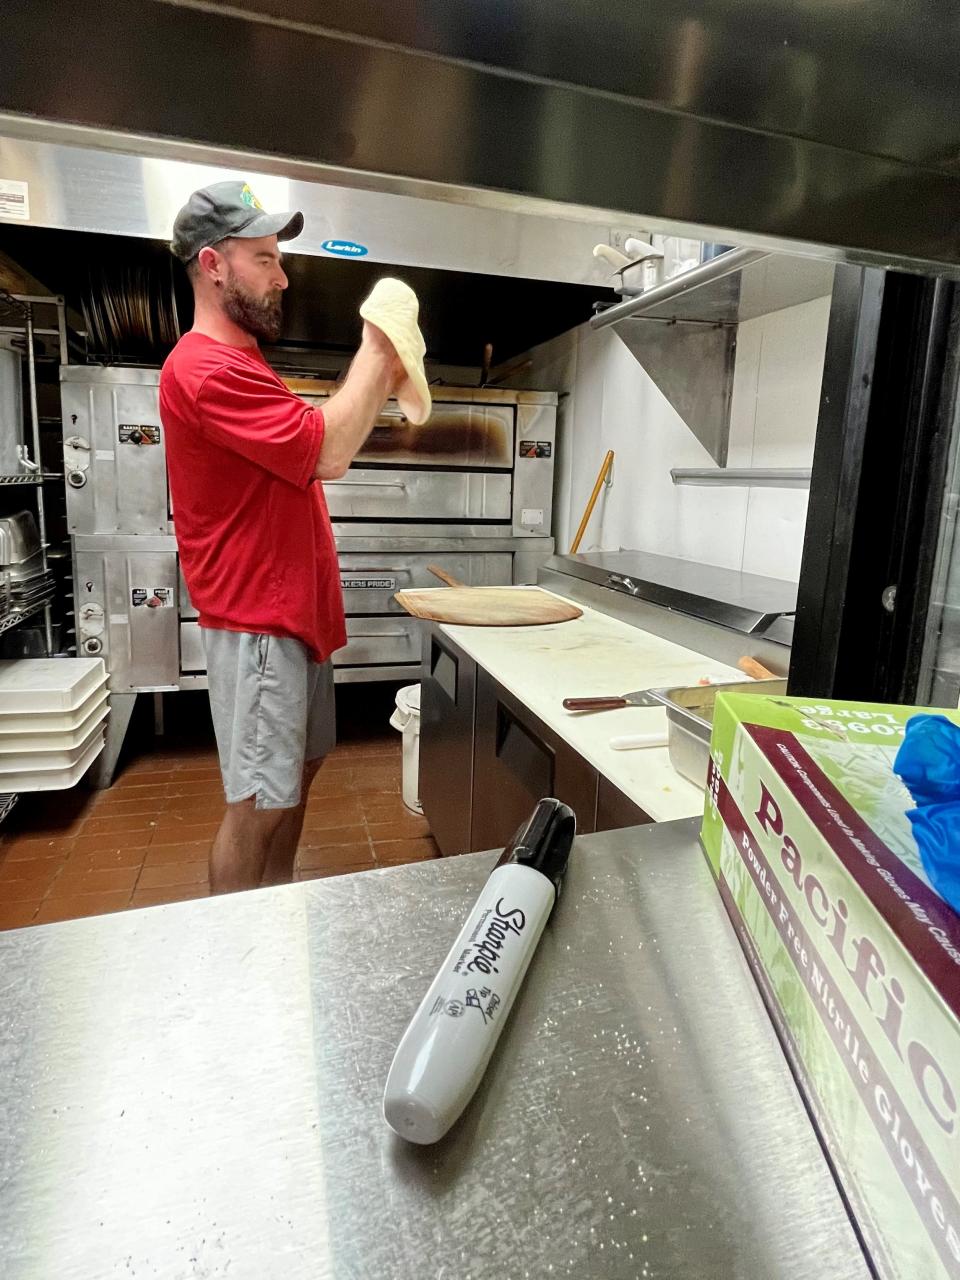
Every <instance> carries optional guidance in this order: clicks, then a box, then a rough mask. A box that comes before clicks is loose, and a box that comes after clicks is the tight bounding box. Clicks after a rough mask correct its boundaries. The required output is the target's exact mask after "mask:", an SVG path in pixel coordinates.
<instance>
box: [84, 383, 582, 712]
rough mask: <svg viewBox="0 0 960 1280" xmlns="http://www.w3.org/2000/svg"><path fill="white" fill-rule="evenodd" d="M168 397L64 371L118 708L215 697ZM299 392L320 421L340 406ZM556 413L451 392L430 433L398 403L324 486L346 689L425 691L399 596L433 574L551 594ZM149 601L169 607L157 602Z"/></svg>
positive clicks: (95, 593) (316, 386) (532, 402)
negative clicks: (174, 464) (184, 569)
mask: <svg viewBox="0 0 960 1280" xmlns="http://www.w3.org/2000/svg"><path fill="white" fill-rule="evenodd" d="M158 382H159V371H158V370H156V369H134V368H120V367H110V368H102V367H99V366H86V365H70V366H65V367H64V368H63V369H62V370H61V395H62V407H63V423H64V452H65V457H66V470H67V516H68V522H69V526H70V531H71V534H72V536H73V545H74V559H75V566H76V568H77V580H78V581H82V582H84V583H91V584H93V585H92V586H90V587H89V588H87V587H85V588H83V590H82V591H81V598H80V600H79V602H78V616H77V643H78V649H79V651H80V652H82V653H86V652H98V653H102V654H103V655H104V657H105V659H106V661H107V666H108V670H109V671H110V673H111V681H112V685H113V687H114V688H115V689H116V690H117V691H118V692H120V691H122V692H136V691H144V690H150V689H153V690H156V689H161V688H162V689H169V688H196V687H202V686H203V685H204V684H205V682H206V668H205V660H204V655H203V647H202V645H201V643H200V634H199V625H198V622H197V613H196V610H195V609H194V608H193V606H192V604H191V602H190V599H189V594H188V592H187V588H186V584H185V582H184V581H183V578H182V575H180V574H179V572H178V568H177V562H176V550H175V541H174V523H175V513H174V512H173V511H172V509H171V505H170V498H169V489H168V485H167V476H166V451H165V443H166V442H165V432H164V427H163V424H162V422H161V421H160V416H159V406H158V395H157V387H158ZM288 385H290V387H291V389H292V390H294V391H295V392H296V393H297V394H299V395H301V396H302V397H303V398H304V399H305V400H307V401H308V402H311V403H315V404H317V405H318V406H320V407H322V406H323V404H324V402H325V401H326V399H327V398H328V397H329V396H330V395H331V394H334V393H335V391H336V386H335V384H331V383H323V382H317V381H314V380H306V379H291V380H289V382H288ZM556 405H557V397H556V395H554V394H553V393H549V392H542V393H541V392H526V391H524V392H515V391H502V390H498V389H484V388H452V387H444V388H442V389H441V390H439V391H438V392H436V394H435V403H434V412H433V415H432V417H431V419H430V421H429V422H428V423H427V424H426V425H424V426H420V427H415V426H414V425H413V424H412V423H410V422H409V421H408V420H407V419H406V418H405V417H404V416H403V414H402V413H401V411H400V409H399V407H398V406H397V405H396V404H395V403H393V402H391V403H390V404H388V406H387V407H386V409H385V410H384V412H383V414H382V415H381V416H380V418H379V419H378V421H377V423H376V424H375V426H374V428H373V431H372V432H371V434H370V436H369V438H368V440H367V442H366V444H365V445H364V447H363V449H362V450H361V451H360V452H359V453H358V455H357V457H356V459H355V460H354V463H353V465H352V466H351V467H350V469H349V470H348V472H347V474H346V475H345V476H343V477H342V479H339V480H335V481H331V482H329V483H327V484H325V485H324V490H325V493H326V498H327V505H328V507H329V510H330V515H331V520H332V522H333V529H334V535H335V537H336V542H337V548H338V555H339V560H340V573H341V586H342V588H343V596H344V608H345V612H346V615H347V636H348V642H347V645H346V647H345V648H344V649H342V650H341V651H340V652H339V653H338V654H337V655H336V656H335V658H334V663H335V667H336V679H337V681H338V682H343V681H361V680H382V679H398V680H402V679H416V678H417V674H418V669H419V662H420V636H419V624H418V623H417V622H415V621H414V620H413V619H410V618H408V617H407V616H406V615H405V614H404V613H403V612H402V611H401V610H400V608H399V606H398V605H397V603H396V601H395V600H394V599H393V596H394V593H395V592H396V591H398V590H401V589H402V588H404V587H411V586H429V585H432V584H433V583H434V581H435V580H434V579H433V578H432V576H431V575H430V573H429V570H428V565H430V564H431V563H436V564H438V565H439V566H440V567H441V568H443V569H445V570H446V571H447V572H448V573H451V574H453V575H454V576H455V577H457V578H460V579H462V580H463V581H465V582H468V583H471V584H480V585H499V584H502V583H511V582H533V581H535V580H536V574H537V570H538V568H539V566H540V565H541V564H542V563H543V562H544V561H545V560H546V559H547V558H548V557H549V555H550V554H551V553H552V551H553V540H552V538H551V537H550V526H551V520H552V494H553V469H554V451H555V447H556ZM157 556H162V557H165V558H164V559H163V562H162V566H161V562H160V561H158V560H156V559H155V557H157ZM171 557H172V558H171ZM151 574H152V575H153V577H154V578H156V579H157V580H156V582H153V580H152V578H151V576H150V575H151ZM141 579H142V581H141ZM148 579H149V582H148ZM154 587H156V588H158V589H159V588H162V590H159V592H158V591H154V590H152V588H154ZM148 589H149V590H150V595H149V597H148V598H149V599H150V600H151V601H156V600H160V601H161V603H160V604H157V603H153V604H152V605H150V606H147V605H146V604H145V603H144V602H143V601H141V595H142V592H143V591H146V590H148ZM148 607H149V613H144V612H142V610H143V609H145V608H148ZM161 608H162V609H169V610H170V613H169V614H167V613H160V612H158V611H159V610H161Z"/></svg>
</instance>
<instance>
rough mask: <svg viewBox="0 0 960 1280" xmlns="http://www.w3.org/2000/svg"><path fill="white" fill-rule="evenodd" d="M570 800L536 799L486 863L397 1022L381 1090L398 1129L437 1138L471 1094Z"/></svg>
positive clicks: (537, 918) (558, 862)
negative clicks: (472, 896) (424, 983)
mask: <svg viewBox="0 0 960 1280" xmlns="http://www.w3.org/2000/svg"><path fill="white" fill-rule="evenodd" d="M575 830H576V818H575V816H574V814H573V811H572V810H571V809H568V808H567V806H566V805H565V804H561V803H560V801H559V800H541V801H540V803H539V804H538V805H537V807H536V809H535V810H534V812H533V815H532V816H531V817H530V819H529V820H528V821H527V822H526V823H525V824H524V826H523V827H521V829H520V831H519V832H518V833H517V835H516V836H515V837H514V840H513V843H512V844H511V845H509V847H508V848H506V849H505V850H504V852H503V857H502V858H501V859H500V861H499V862H498V863H497V865H496V867H495V868H494V870H493V871H492V872H491V874H490V876H489V878H488V880H487V882H486V884H485V885H484V886H483V890H482V892H481V894H480V897H479V898H478V899H477V901H476V904H475V905H474V907H473V910H472V911H471V912H470V915H469V916H468V917H467V921H466V924H464V926H463V928H462V929H461V931H460V934H459V937H458V938H457V940H456V942H455V943H454V944H453V946H452V947H451V949H450V953H449V955H448V956H447V958H446V960H444V962H443V964H442V965H441V967H440V972H439V973H438V974H437V976H436V977H435V978H434V980H433V982H432V983H431V985H430V989H429V991H428V992H427V994H426V995H425V996H424V998H423V1002H422V1003H421V1005H420V1008H419V1009H418V1010H417V1012H416V1013H415V1014H414V1016H413V1021H412V1022H411V1023H410V1025H409V1026H408V1027H407V1029H406V1031H405V1032H404V1035H403V1039H402V1040H401V1041H400V1044H399V1046H398V1048H397V1052H396V1054H395V1055H394V1059H393V1065H392V1066H391V1067H390V1074H389V1075H388V1076H387V1087H386V1089H385V1091H384V1095H383V1117H384V1119H385V1120H386V1122H387V1124H388V1125H389V1126H390V1128H391V1129H393V1130H394V1132H395V1133H398V1134H399V1135H400V1137H401V1138H406V1139H407V1140H408V1141H410V1142H419V1143H430V1142H436V1141H438V1139H440V1138H442V1137H443V1135H444V1134H445V1133H446V1132H447V1130H448V1129H449V1128H450V1126H451V1125H452V1124H453V1123H454V1121H455V1120H456V1119H457V1118H458V1117H459V1115H460V1114H461V1112H462V1111H463V1109H464V1107H466V1105H467V1103H468V1102H469V1101H470V1099H471V1098H472V1097H473V1095H474V1092H475V1091H476V1088H477V1085H478V1084H479V1083H480V1081H481V1079H482V1078H483V1073H484V1071H485V1070H486V1067H487V1063H488V1062H489V1061H490V1055H491V1054H492V1053H493V1050H494V1048H495V1046H496V1043H497V1040H498V1039H499V1038H500V1032H501V1031H502V1030H503V1025H504V1023H505V1022H506V1020H507V1017H508V1015H509V1013H510V1009H511V1007H512V1005H513V1002H514V999H515V998H516V994H517V992H518V991H519V990H520V984H521V983H522V982H523V976H524V974H525V973H526V971H527V966H528V965H529V963H530V961H531V959H532V958H533V953H534V951H536V949H537V943H538V942H539V941H540V935H541V934H542V933H543V928H544V925H545V924H546V923H547V919H548V917H549V915H550V912H551V911H552V910H553V904H554V903H555V902H556V900H557V895H558V893H559V891H560V883H561V881H562V879H563V873H564V871H565V870H566V866H567V859H568V858H569V856H570V846H571V844H572V843H573V836H574V832H575Z"/></svg>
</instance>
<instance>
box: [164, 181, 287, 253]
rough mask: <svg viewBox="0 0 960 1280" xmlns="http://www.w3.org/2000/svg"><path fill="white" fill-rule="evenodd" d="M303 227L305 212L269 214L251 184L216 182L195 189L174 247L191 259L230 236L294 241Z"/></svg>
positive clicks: (182, 215)
mask: <svg viewBox="0 0 960 1280" xmlns="http://www.w3.org/2000/svg"><path fill="white" fill-rule="evenodd" d="M302 230H303V214H302V213H289V212H288V213H267V212H266V210H265V209H264V207H263V205H262V204H261V203H260V201H259V200H258V199H257V197H256V196H255V195H254V194H253V192H252V191H251V190H250V186H249V184H248V183H246V182H241V181H239V180H237V181H232V182H214V183H213V184H212V186H209V187H203V188H202V189H201V190H200V191H195V192H194V193H193V195H192V196H191V197H190V199H189V200H188V201H187V203H186V204H185V205H184V206H183V208H182V209H181V210H180V212H179V213H178V214H177V216H176V219H175V221H174V224H173V241H172V242H171V245H170V248H171V249H172V250H173V252H174V253H175V254H176V256H177V257H178V258H179V259H180V261H181V262H189V261H190V259H191V258H195V257H196V256H197V254H198V253H199V252H200V250H201V249H205V248H207V246H208V245H213V244H219V242H220V241H221V240H226V239H228V238H229V237H239V238H241V239H253V238H254V237H255V236H276V237H277V239H278V240H292V239H293V238H294V236H298V235H299V234H300V232H301V231H302Z"/></svg>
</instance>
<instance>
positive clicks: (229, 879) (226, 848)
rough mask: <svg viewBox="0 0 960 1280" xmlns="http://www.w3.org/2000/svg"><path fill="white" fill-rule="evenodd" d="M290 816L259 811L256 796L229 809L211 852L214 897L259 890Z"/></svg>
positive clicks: (277, 812)
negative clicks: (273, 848) (279, 832)
mask: <svg viewBox="0 0 960 1280" xmlns="http://www.w3.org/2000/svg"><path fill="white" fill-rule="evenodd" d="M290 812H291V810H289V809H258V808H257V807H256V804H255V801H254V798H253V797H252V796H251V797H250V799H249V800H241V801H240V802H239V803H238V804H228V805H227V812H226V813H225V814H224V816H223V821H222V822H221V824H220V830H219V831H218V832H217V834H216V837H215V838H214V841H213V848H212V849H211V850H210V892H211V893H234V892H236V891H237V890H240V889H256V888H257V886H258V885H259V884H260V880H261V877H262V876H263V870H264V867H265V866H266V864H267V857H268V854H269V851H270V847H271V844H272V841H273V839H274V837H275V835H276V833H277V830H278V829H279V828H280V827H281V826H282V824H283V822H284V820H285V818H286V817H287V815H288V814H289V813H290ZM301 822H302V818H301Z"/></svg>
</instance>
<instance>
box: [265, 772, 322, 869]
mask: <svg viewBox="0 0 960 1280" xmlns="http://www.w3.org/2000/svg"><path fill="white" fill-rule="evenodd" d="M322 764H323V761H322V760H308V761H307V763H306V764H305V765H304V766H303V780H302V782H301V786H300V803H299V804H298V805H296V806H295V807H294V808H293V809H284V810H283V821H282V822H281V823H280V825H279V826H278V827H277V829H276V831H275V832H274V835H273V837H272V839H271V841H270V848H269V850H268V851H267V859H266V864H265V866H264V868H263V874H262V876H261V878H260V883H261V884H262V885H269V884H289V883H290V881H291V880H292V879H293V865H294V862H295V861H296V857H297V846H298V845H299V843H300V833H301V832H302V831H303V819H304V816H305V815H306V812H307V795H308V793H309V791H310V785H311V783H312V782H313V780H314V778H315V777H316V776H317V772H318V770H319V768H320V766H321V765H322Z"/></svg>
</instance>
